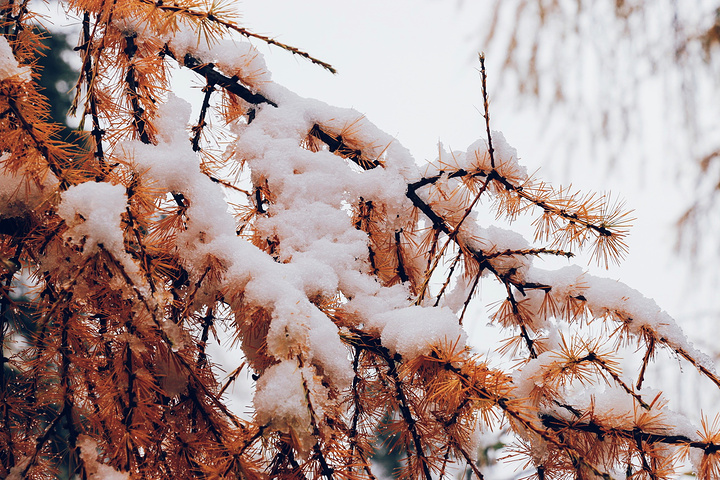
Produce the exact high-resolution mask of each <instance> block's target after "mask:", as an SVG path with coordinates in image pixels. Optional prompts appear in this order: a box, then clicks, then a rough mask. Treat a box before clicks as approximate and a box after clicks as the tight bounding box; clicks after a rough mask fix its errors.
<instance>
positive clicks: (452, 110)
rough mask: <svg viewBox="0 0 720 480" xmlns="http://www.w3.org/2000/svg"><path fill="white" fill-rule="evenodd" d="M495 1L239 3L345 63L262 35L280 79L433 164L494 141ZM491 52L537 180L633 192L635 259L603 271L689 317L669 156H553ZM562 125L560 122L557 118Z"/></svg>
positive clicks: (502, 122)
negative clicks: (487, 47)
mask: <svg viewBox="0 0 720 480" xmlns="http://www.w3.org/2000/svg"><path fill="white" fill-rule="evenodd" d="M471 3H472V5H471ZM490 3H491V2H487V1H478V2H463V3H462V5H461V4H460V2H456V1H442V0H393V1H392V2H387V1H380V0H366V1H362V2H358V1H348V2H337V1H331V0H310V1H303V2H294V1H289V0H264V1H255V2H249V1H246V2H242V4H241V5H240V6H239V8H240V9H241V10H242V12H243V17H242V23H243V25H244V26H245V27H247V28H250V29H251V30H253V31H255V32H259V33H263V34H268V35H271V36H274V37H276V38H278V39H279V40H281V41H283V42H286V43H289V44H291V45H293V46H296V47H298V48H300V49H303V50H305V51H308V52H310V53H311V54H312V55H314V56H316V57H318V58H320V59H322V60H324V61H327V62H329V63H331V64H332V65H333V66H335V67H336V68H337V70H338V74H337V75H331V74H329V73H328V72H326V71H324V70H323V69H321V68H319V67H316V66H313V65H311V64H310V63H309V62H307V61H304V60H302V59H300V58H298V57H294V56H292V55H290V54H288V53H286V52H284V51H281V50H279V49H276V48H268V47H265V46H263V45H261V44H260V43H259V42H255V44H256V45H257V46H258V48H259V50H260V51H261V52H262V53H263V54H265V58H266V61H267V63H268V66H269V70H270V71H271V72H272V75H273V79H274V80H275V81H276V82H278V83H280V84H282V85H284V86H285V87H287V88H289V89H291V90H293V91H295V92H296V93H298V94H300V95H303V96H308V97H313V98H318V99H320V100H323V101H325V102H327V103H330V104H333V105H337V106H343V107H353V108H355V109H357V110H358V111H359V112H361V113H363V114H365V115H366V116H367V118H368V119H369V120H370V121H372V122H373V123H375V124H376V125H378V126H379V127H380V128H381V129H383V130H385V131H386V132H388V133H390V134H391V135H394V136H395V137H396V138H397V139H398V141H399V142H401V143H402V144H403V145H405V146H406V147H408V148H409V149H410V151H411V152H412V153H413V154H414V156H415V158H416V161H418V162H419V163H423V162H424V161H425V160H428V159H434V157H435V155H436V152H437V142H438V141H440V142H442V143H443V144H444V145H445V146H446V147H449V148H452V149H456V150H464V149H465V148H467V146H468V145H469V144H471V143H472V142H473V141H475V140H476V139H477V138H484V137H485V134H484V128H485V126H484V120H483V118H482V116H481V111H482V96H481V89H480V76H479V73H478V68H479V62H478V61H477V54H478V51H479V50H482V49H483V46H482V45H481V39H482V38H483V37H484V30H483V26H484V25H485V22H486V21H487V15H488V7H489V6H490ZM486 55H487V65H488V73H487V75H488V86H489V89H490V91H491V95H492V97H491V106H490V116H491V127H492V129H493V130H500V131H502V132H503V133H504V135H505V137H506V138H507V140H508V142H509V143H510V144H511V145H513V146H514V147H515V148H517V150H518V154H519V156H520V158H521V162H522V163H523V164H525V165H527V166H528V168H529V170H530V171H535V170H538V169H539V171H538V174H537V176H538V177H539V178H542V179H543V180H547V181H550V182H552V183H553V184H555V185H559V184H564V185H567V184H568V183H572V185H573V186H575V187H577V188H580V189H582V190H586V191H599V192H607V191H610V192H611V193H612V194H613V195H614V196H617V197H619V198H622V199H625V200H626V203H627V205H628V207H629V208H631V209H634V210H635V214H634V216H635V217H637V220H636V221H635V222H634V225H635V227H634V228H633V231H632V235H631V238H630V242H629V243H630V255H629V256H628V258H627V259H626V261H625V262H623V264H622V266H621V268H614V269H612V270H611V271H610V272H606V274H607V275H608V276H611V277H613V278H620V279H621V280H622V281H624V282H626V283H629V284H630V285H632V286H634V287H635V288H637V289H639V290H641V291H642V292H643V293H645V294H646V295H647V296H651V297H654V298H656V299H657V300H658V302H659V303H660V305H661V306H662V307H663V308H665V309H667V310H668V311H670V312H671V313H675V315H680V314H682V313H683V312H684V310H683V309H684V308H686V307H687V306H686V305H681V304H680V302H679V299H680V297H682V292H681V290H682V287H681V286H680V285H678V278H679V277H678V276H679V275H680V274H681V269H679V268H678V266H679V265H678V263H679V262H678V261H677V259H676V258H675V257H674V256H673V254H672V243H673V241H674V230H673V227H672V222H673V221H674V219H675V218H676V216H677V215H678V214H679V213H680V211H681V209H682V208H681V207H682V206H683V205H684V203H683V202H682V199H681V197H680V194H679V193H678V192H677V189H676V188H675V187H673V186H672V182H673V181H676V180H677V179H676V178H675V176H674V175H672V169H671V168H670V166H669V165H668V162H662V161H658V162H657V163H653V164H652V165H650V166H648V165H647V162H646V164H641V162H637V163H636V164H633V162H634V159H636V158H639V157H640V156H641V155H640V154H639V153H638V152H631V151H628V152H625V153H626V155H625V156H624V158H620V159H618V160H617V162H616V163H617V164H619V167H618V168H617V169H616V170H609V169H608V164H609V163H610V162H609V160H610V159H603V158H595V159H593V158H590V156H589V155H587V156H584V157H581V158H572V159H568V158H553V156H552V152H553V151H555V150H562V148H561V147H562V146H557V145H554V144H550V145H548V141H547V139H548V138H549V131H548V130H546V129H545V128H544V127H546V126H547V120H546V119H545V117H544V116H543V115H541V114H540V113H538V112H535V111H534V110H533V109H532V108H530V107H528V108H520V107H519V106H518V102H517V101H516V100H517V99H513V98H507V95H504V96H503V94H502V93H503V90H502V86H500V85H497V84H496V83H494V82H495V81H496V80H498V78H499V76H500V75H499V67H498V63H499V62H500V61H501V59H499V58H497V56H496V58H493V56H492V55H493V53H492V52H491V51H487V52H486ZM562 121H563V119H562V118H559V119H556V122H555V123H554V125H555V126H556V127H557V125H558V124H560V125H561V124H562ZM551 131H552V130H551ZM556 131H557V130H555V132H556ZM567 141H568V142H574V141H578V139H577V138H570V137H568V138H567ZM662 147H663V145H662V142H660V140H658V142H657V144H655V145H654V144H653V143H652V142H651V143H650V144H649V145H647V147H646V149H647V151H646V152H643V153H642V155H644V156H645V157H649V158H651V159H652V158H653V157H654V156H661V155H662ZM529 235H530V234H529ZM594 270H595V271H596V272H597V273H600V270H598V269H594Z"/></svg>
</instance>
